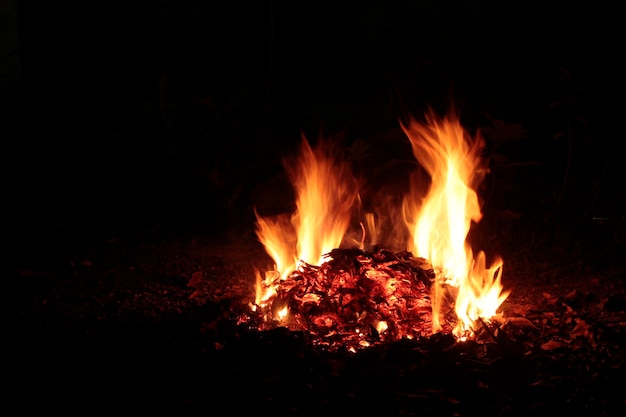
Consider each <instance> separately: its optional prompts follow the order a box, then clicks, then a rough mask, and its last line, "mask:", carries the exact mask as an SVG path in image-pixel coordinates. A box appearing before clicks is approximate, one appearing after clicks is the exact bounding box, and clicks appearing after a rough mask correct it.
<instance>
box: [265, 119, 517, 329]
mask: <svg viewBox="0 0 626 417" xmlns="http://www.w3.org/2000/svg"><path fill="white" fill-rule="evenodd" d="M401 127H402V129H403V130H404V133H405V134H406V136H407V137H408V139H409V140H410V143H411V146H412V150H413V154H414V156H415V158H416V159H417V161H418V163H419V164H420V165H421V166H422V168H424V170H425V171H426V172H427V173H428V175H429V176H430V182H429V188H428V190H427V192H426V193H425V194H424V193H423V192H420V191H419V190H420V189H422V187H417V186H414V187H412V188H411V190H410V191H409V192H408V194H407V195H406V197H405V199H404V201H403V203H402V207H401V213H402V214H401V215H400V216H398V217H401V218H398V219H396V221H395V223H396V224H398V223H404V225H406V227H407V229H408V232H409V233H408V235H409V236H410V238H409V241H408V242H407V250H408V251H409V252H412V253H413V255H414V256H417V257H421V258H424V259H427V260H428V261H429V262H430V263H431V264H432V265H433V266H434V267H435V269H436V278H435V281H434V282H433V284H432V289H431V292H432V295H431V304H432V309H433V311H432V316H433V317H432V331H433V333H436V332H439V331H441V330H442V329H443V326H442V325H443V324H444V322H446V321H447V319H448V318H449V316H452V317H451V319H452V320H451V321H453V322H455V327H454V329H453V333H454V335H455V336H457V337H458V338H465V337H468V336H471V335H472V334H473V327H474V325H475V323H476V322H477V321H478V320H481V319H482V320H490V319H491V318H493V317H494V316H496V315H497V309H498V308H499V307H500V305H501V304H502V302H503V301H504V300H505V299H506V298H507V296H508V292H505V291H503V287H502V284H501V275H502V266H503V263H502V261H501V260H500V259H496V260H495V261H494V262H493V264H492V266H490V267H487V259H486V255H485V253H484V252H482V251H481V252H478V254H477V256H476V258H475V259H474V254H473V251H472V248H471V247H470V245H469V244H468V242H467V236H468V233H469V230H470V227H471V225H472V222H474V223H477V222H479V221H480V220H481V217H482V213H481V208H480V204H479V199H478V194H477V187H478V185H479V184H480V182H481V180H482V179H483V175H484V173H485V172H486V170H485V166H484V162H485V161H484V158H483V157H482V155H481V153H482V151H483V149H484V145H485V143H484V141H483V139H482V137H481V136H480V135H476V137H474V138H472V137H471V136H470V135H469V134H468V133H467V132H466V131H465V130H464V129H463V127H462V126H461V123H460V120H459V118H458V117H457V115H456V114H455V113H454V112H449V113H448V114H447V115H446V116H445V117H443V118H440V117H438V116H437V115H436V114H435V113H434V112H433V111H432V110H431V111H429V112H427V113H426V122H425V123H420V122H418V121H416V120H415V119H410V121H409V123H408V125H407V124H401ZM345 161H346V158H344V157H343V155H342V153H341V152H340V150H339V148H338V147H337V146H336V143H334V142H332V141H330V140H324V139H323V138H320V139H319V140H318V142H317V144H316V146H315V147H312V146H311V144H310V143H309V142H308V140H307V139H306V138H305V137H304V135H303V136H302V141H301V148H300V153H299V154H298V155H297V156H296V157H295V158H293V159H286V160H284V161H283V162H284V166H285V168H286V171H287V173H288V175H289V178H290V180H291V183H292V185H293V187H294V190H295V195H296V210H295V211H294V213H292V214H283V215H279V216H276V217H269V218H266V217H262V216H260V215H259V214H258V213H257V214H256V218H257V222H256V234H257V237H258V239H259V241H260V242H261V243H262V244H263V245H264V247H265V249H266V251H267V253H268V254H269V255H270V257H271V258H272V259H273V260H274V262H275V267H274V270H273V271H268V272H266V273H265V276H264V277H261V273H257V284H256V286H257V287H256V290H257V291H256V297H255V303H254V306H253V307H256V306H266V305H268V304H269V302H270V301H272V299H274V298H276V296H277V295H278V292H277V289H278V287H279V286H280V284H281V282H285V281H286V278H287V277H288V276H289V274H290V273H292V272H293V271H296V270H297V269H298V267H299V265H302V263H306V264H309V265H322V264H323V263H324V262H325V261H326V260H328V258H329V255H328V254H329V253H330V252H331V251H332V250H333V249H335V248H339V247H340V246H341V244H342V242H344V238H346V241H347V240H348V238H347V237H346V233H347V232H348V229H349V227H350V224H351V220H352V215H353V214H354V212H355V207H356V206H357V205H358V203H359V202H360V200H359V190H358V185H359V184H358V181H357V180H356V179H355V177H354V176H353V174H352V171H351V169H350V166H349V165H348V164H347V163H346V162H345ZM383 162H384V161H383ZM414 185H419V184H416V183H415V182H414ZM395 211H398V210H395ZM360 225H361V228H363V229H366V228H369V230H368V232H369V235H370V236H371V237H372V239H371V240H372V241H373V242H377V240H378V233H379V231H378V230H376V227H375V221H374V215H373V214H372V213H369V214H367V215H366V216H365V219H364V222H361V223H360ZM365 225H367V227H366V226H365ZM405 232H406V230H405ZM364 235H365V234H363V236H364ZM403 236H406V233H405V234H404V235H403ZM361 243H362V244H363V242H361ZM394 283H395V281H394V280H393V279H390V280H389V282H388V285H393V284H394ZM448 306H453V308H454V311H453V312H452V311H451V310H449V309H448V310H447V308H448ZM277 308H278V307H277V306H276V305H273V306H272V309H273V310H275V309H277ZM280 309H281V310H280V313H278V310H277V312H276V314H273V317H274V319H277V320H284V319H285V317H287V316H288V311H287V309H285V308H284V306H281V307H280ZM285 320H286V319H285ZM378 326H380V328H379V329H378V331H379V332H382V331H383V330H384V329H386V328H387V323H385V322H383V321H381V322H380V323H378V325H377V327H378Z"/></svg>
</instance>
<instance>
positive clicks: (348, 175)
mask: <svg viewBox="0 0 626 417" xmlns="http://www.w3.org/2000/svg"><path fill="white" fill-rule="evenodd" d="M345 161H346V159H345V158H343V155H342V154H341V152H340V149H339V147H338V146H337V144H336V143H335V142H332V141H330V140H326V139H324V138H320V139H319V140H318V143H317V146H316V147H315V148H313V147H311V145H310V143H309V141H308V140H307V139H306V137H305V136H304V135H303V136H302V141H301V148H300V154H299V155H298V156H297V158H295V159H293V160H291V159H286V160H285V161H284V166H285V169H286V170H287V173H288V174H289V178H290V180H291V183H292V185H293V186H294V188H295V192H296V211H295V212H294V213H293V214H291V215H288V214H282V215H279V216H276V217H269V218H264V217H262V216H260V215H258V213H257V214H256V218H257V223H256V226H257V228H256V234H257V237H258V239H259V241H260V242H261V243H263V245H264V247H265V250H266V252H267V253H268V254H269V255H270V257H271V258H272V259H273V260H274V262H275V270H276V271H277V272H278V273H279V274H280V277H281V278H283V279H284V278H285V277H286V276H288V275H289V274H290V273H291V272H293V271H295V270H296V268H297V267H298V264H299V263H300V262H306V263H308V264H311V265H320V264H322V263H323V262H324V260H325V259H324V256H325V255H326V254H328V253H329V252H330V251H331V250H333V249H335V248H338V247H339V246H340V245H341V242H342V240H343V237H344V235H345V234H346V232H347V230H348V228H349V226H350V221H351V217H352V208H353V206H354V205H355V203H356V202H357V201H358V187H357V183H356V180H355V178H354V176H353V175H352V171H351V169H350V166H349V164H348V163H347V162H345ZM274 278H275V276H271V277H269V279H267V278H266V279H265V280H263V283H262V287H264V288H265V290H264V291H261V290H259V283H258V280H257V300H256V301H257V302H260V301H262V300H267V299H268V298H269V297H270V296H271V294H272V293H275V291H274V288H275V284H276V283H277V282H276V281H275V280H274Z"/></svg>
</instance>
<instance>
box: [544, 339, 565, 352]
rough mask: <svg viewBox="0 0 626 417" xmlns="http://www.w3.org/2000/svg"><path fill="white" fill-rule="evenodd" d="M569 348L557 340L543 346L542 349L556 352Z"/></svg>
mask: <svg viewBox="0 0 626 417" xmlns="http://www.w3.org/2000/svg"><path fill="white" fill-rule="evenodd" d="M565 346H567V345H566V344H565V343H563V342H557V341H556V340H550V341H548V342H546V343H544V344H542V345H541V349H543V350H554V349H559V348H562V347H565Z"/></svg>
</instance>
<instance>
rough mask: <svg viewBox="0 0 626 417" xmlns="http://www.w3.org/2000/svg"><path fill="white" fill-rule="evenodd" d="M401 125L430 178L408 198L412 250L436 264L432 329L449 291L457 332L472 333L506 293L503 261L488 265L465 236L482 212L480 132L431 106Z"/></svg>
mask: <svg viewBox="0 0 626 417" xmlns="http://www.w3.org/2000/svg"><path fill="white" fill-rule="evenodd" d="M402 128H403V130H404V132H405V134H406V135H407V136H408V138H409V140H410V141H411V146H412V149H413V154H414V156H415V158H416V159H417V161H418V162H419V164H420V165H421V166H422V167H423V168H424V169H425V170H426V171H427V173H428V174H429V175H430V178H431V183H430V188H429V190H428V192H427V194H426V196H425V197H424V198H423V199H422V198H421V196H417V195H414V194H415V193H410V194H409V195H408V196H407V198H406V199H405V202H404V207H403V212H404V215H405V221H406V223H407V225H408V227H409V229H410V235H411V236H412V240H411V241H410V242H409V244H408V246H409V250H410V251H411V252H413V253H414V254H415V255H417V256H420V257H423V258H426V259H428V260H429V261H430V262H431V263H432V264H433V265H434V266H435V267H436V268H437V281H436V282H435V283H434V285H433V297H432V300H431V301H432V306H433V332H437V331H440V330H441V328H442V326H441V321H442V319H443V317H442V316H443V313H444V312H443V311H442V308H443V301H444V300H445V299H446V298H449V296H451V297H453V298H455V300H454V309H455V310H454V311H455V313H456V316H457V318H458V319H459V321H458V323H457V325H456V327H455V329H454V330H453V332H454V334H455V335H456V336H459V337H462V336H464V335H467V334H468V333H471V328H472V326H473V324H474V322H475V321H476V320H478V319H479V318H485V319H490V318H491V317H493V316H494V315H495V314H496V310H497V308H498V307H499V306H500V304H501V303H502V302H503V301H504V300H505V299H506V297H507V295H508V294H507V293H503V292H502V286H501V283H500V276H501V271H502V262H501V261H500V260H497V261H496V262H495V263H494V266H492V267H491V268H486V259H485V254H484V253H483V252H480V253H479V254H478V257H477V259H476V260H475V261H474V260H473V254H472V249H471V247H470V246H469V244H468V243H467V241H466V238H467V234H468V232H469V230H470V227H471V223H472V222H479V221H480V219H481V217H482V214H481V210H480V205H479V201H478V195H477V192H476V188H477V186H478V185H479V183H480V181H481V180H482V178H483V174H484V172H485V167H484V166H483V162H484V161H483V158H482V156H481V152H482V150H483V149H484V141H483V139H482V138H481V137H480V135H477V136H476V137H475V138H471V137H470V135H469V134H468V133H467V132H466V131H465V130H464V129H463V127H462V126H461V124H460V121H459V119H458V117H457V116H456V114H454V113H453V112H450V113H449V114H448V115H447V116H446V117H444V118H439V117H437V116H436V115H435V114H434V113H433V112H432V111H430V112H428V113H427V114H426V124H422V123H419V122H417V121H415V120H411V121H410V123H409V125H408V126H405V125H403V126H402ZM453 289H457V293H456V295H455V294H452V292H453Z"/></svg>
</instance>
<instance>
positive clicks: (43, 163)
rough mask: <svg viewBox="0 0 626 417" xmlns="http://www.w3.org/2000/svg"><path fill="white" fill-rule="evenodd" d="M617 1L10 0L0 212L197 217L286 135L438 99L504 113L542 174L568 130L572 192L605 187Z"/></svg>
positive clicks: (272, 157)
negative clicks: (11, 70) (12, 81)
mask: <svg viewBox="0 0 626 417" xmlns="http://www.w3.org/2000/svg"><path fill="white" fill-rule="evenodd" d="M248 3H249V4H248ZM614 15H615V13H612V12H611V10H610V8H608V7H607V8H602V7H597V8H594V9H593V10H590V9H589V8H588V7H586V6H574V5H571V4H566V3H563V4H562V5H558V6H557V5H554V6H546V5H542V6H537V7H531V6H529V5H525V6H523V7H522V6H519V7H516V6H514V5H510V4H508V2H498V1H479V2H428V1H422V2H410V1H409V2H402V1H397V2H383V1H380V2H379V1H371V2H365V3H363V4H362V5H360V6H354V5H352V4H347V3H345V4H344V3H342V2H339V3H337V2H301V3H300V4H298V5H297V6H296V5H294V4H293V3H292V2H282V1H273V2H267V1H266V2H263V1H260V2H199V1H158V2H141V1H129V2H109V3H107V4H106V5H105V4H100V3H87V2H80V3H77V4H73V5H65V6H64V5H59V4H54V5H53V4H48V3H46V2H28V1H23V2H19V15H18V17H19V19H18V22H19V40H20V41H19V46H20V49H19V51H20V59H21V73H20V74H19V75H20V83H21V84H20V86H21V87H20V90H19V91H20V93H19V96H18V97H17V98H16V97H15V96H14V95H13V96H10V98H12V100H11V99H10V102H9V103H8V107H9V109H8V110H7V111H5V112H4V114H5V116H8V117H7V123H5V127H6V125H7V124H8V125H9V126H12V127H14V128H15V129H13V130H12V133H13V134H9V135H5V139H4V142H5V143H6V146H5V149H6V151H7V152H5V155H7V156H8V158H7V162H8V164H5V166H6V165H8V166H9V167H11V168H10V169H9V172H8V174H7V176H6V178H5V179H7V180H8V183H9V184H8V186H9V196H10V197H9V199H8V202H9V208H10V210H12V214H11V216H13V217H14V218H19V219H20V220H23V221H24V223H23V224H22V225H31V226H33V227H35V228H40V227H43V226H44V225H46V226H48V227H50V226H51V224H52V223H57V224H65V225H67V226H71V225H72V223H75V225H77V226H79V227H82V226H80V224H81V223H85V224H90V223H91V225H94V224H95V225H98V224H111V225H116V224H126V225H130V224H134V225H137V224H138V222H142V221H147V222H148V223H150V222H152V223H155V222H156V223H161V222H165V223H170V222H173V223H179V222H185V221H189V220H193V221H194V222H200V223H202V222H210V221H211V220H210V218H209V217H210V216H207V213H209V212H214V213H215V214H216V215H217V216H218V217H224V215H225V214H226V213H224V212H222V210H229V209H230V208H233V207H225V206H223V205H222V203H223V202H224V201H223V200H228V202H226V203H225V204H226V205H228V204H234V205H236V206H238V207H244V206H246V205H247V204H249V201H247V200H248V197H247V195H246V194H247V193H250V192H251V191H252V190H253V189H254V187H255V186H256V185H257V184H258V183H259V182H262V181H263V180H264V179H267V178H269V177H271V176H273V175H275V174H276V170H277V169H278V170H279V169H280V167H279V166H277V164H276V161H277V159H278V158H277V156H278V155H279V154H280V153H281V152H284V151H285V148H289V147H290V146H291V144H295V143H297V142H298V141H299V139H300V132H301V131H303V132H304V133H305V134H307V136H308V137H310V138H311V139H313V138H314V137H316V136H317V135H318V134H323V135H331V134H337V133H338V132H340V133H341V134H343V135H344V136H345V137H346V138H347V139H346V140H348V141H350V140H352V139H354V138H367V139H369V138H373V137H376V136H380V135H383V136H384V135H385V134H386V133H387V132H390V131H392V130H394V129H397V127H398V120H399V118H400V117H401V116H403V115H406V114H407V113H410V114H413V115H415V116H417V117H420V115H422V114H423V112H424V111H425V110H426V108H427V106H432V107H434V108H435V109H436V110H437V111H440V112H443V111H445V110H446V107H447V106H448V104H449V102H450V101H449V99H450V97H451V96H452V97H454V100H455V105H456V106H458V107H459V108H460V110H461V114H462V118H463V122H464V123H465V126H466V128H467V129H469V130H475V129H476V128H489V127H493V123H492V122H491V121H490V120H489V119H490V118H491V119H498V120H501V121H503V122H504V123H507V124H520V125H521V127H522V128H523V129H525V130H526V131H527V134H525V137H524V138H523V139H522V140H521V141H519V140H517V139H516V140H511V141H507V139H509V138H504V140H503V141H502V142H501V143H496V144H495V145H494V146H501V147H502V148H507V149H502V151H503V152H509V153H511V152H512V154H509V155H505V157H506V158H508V159H509V160H511V162H513V163H515V162H517V163H525V162H527V161H529V160H531V159H532V160H539V161H540V162H541V163H546V165H550V166H548V167H547V168H546V169H548V170H554V171H555V172H552V174H553V175H554V177H555V178H553V180H554V181H555V182H559V181H560V179H558V178H556V177H558V176H559V175H561V174H563V172H559V171H562V170H563V169H565V168H564V166H563V164H565V163H566V162H564V160H565V159H567V157H566V156H564V155H565V153H566V152H567V149H568V146H569V145H568V143H571V144H573V146H572V148H573V152H574V153H573V154H572V155H573V156H570V157H569V161H570V162H569V164H570V165H571V166H575V167H578V168H580V169H581V170H583V171H584V170H588V171H591V172H581V175H582V176H583V177H586V179H585V178H581V179H580V181H579V179H577V178H575V175H574V174H569V175H571V178H570V180H571V181H570V182H571V186H572V187H573V188H574V189H572V191H571V192H572V193H574V194H575V192H576V191H575V188H576V187H577V186H585V187H592V188H593V187H595V188H594V190H593V191H592V190H591V189H589V190H586V191H589V192H594V193H596V194H598V195H597V196H596V197H598V198H599V199H602V198H608V197H609V196H608V195H606V194H607V193H612V192H613V191H611V190H610V189H609V188H610V187H613V186H614V183H613V182H612V181H614V178H613V177H614V176H615V175H616V174H617V173H616V172H615V171H616V166H615V165H616V164H617V161H615V160H614V158H615V152H614V150H615V149H616V146H617V142H618V139H617V138H616V137H615V135H616V132H618V126H617V123H618V120H619V117H618V115H619V112H620V110H619V107H618V106H619V104H617V105H616V104H615V103H616V102H618V101H619V99H618V97H619V91H621V88H622V86H623V80H621V79H620V78H621V73H622V71H621V68H622V66H621V65H622V64H621V63H620V59H619V54H616V53H615V51H616V48H617V45H618V42H619V41H618V39H619V36H618V26H617V25H613V24H612V21H613V18H612V16H614ZM508 148H511V149H508ZM592 176H593V177H595V178H591V177H592ZM587 180H589V181H595V182H596V184H595V185H589V184H586V185H585V184H582V183H583V182H585V181H587ZM576 181H579V182H580V183H578V184H576V183H575V182H576ZM568 186H569V185H568ZM555 187H558V186H557V185H555ZM598 187H601V188H602V190H600V189H599V188H598ZM600 194H602V195H600ZM572 198H573V199H577V198H580V196H576V195H572ZM611 198H613V196H611ZM244 210H247V208H244ZM579 214H581V213H576V215H579ZM214 221H215V219H214ZM20 223H21V222H20ZM218 223H219V222H218Z"/></svg>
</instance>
